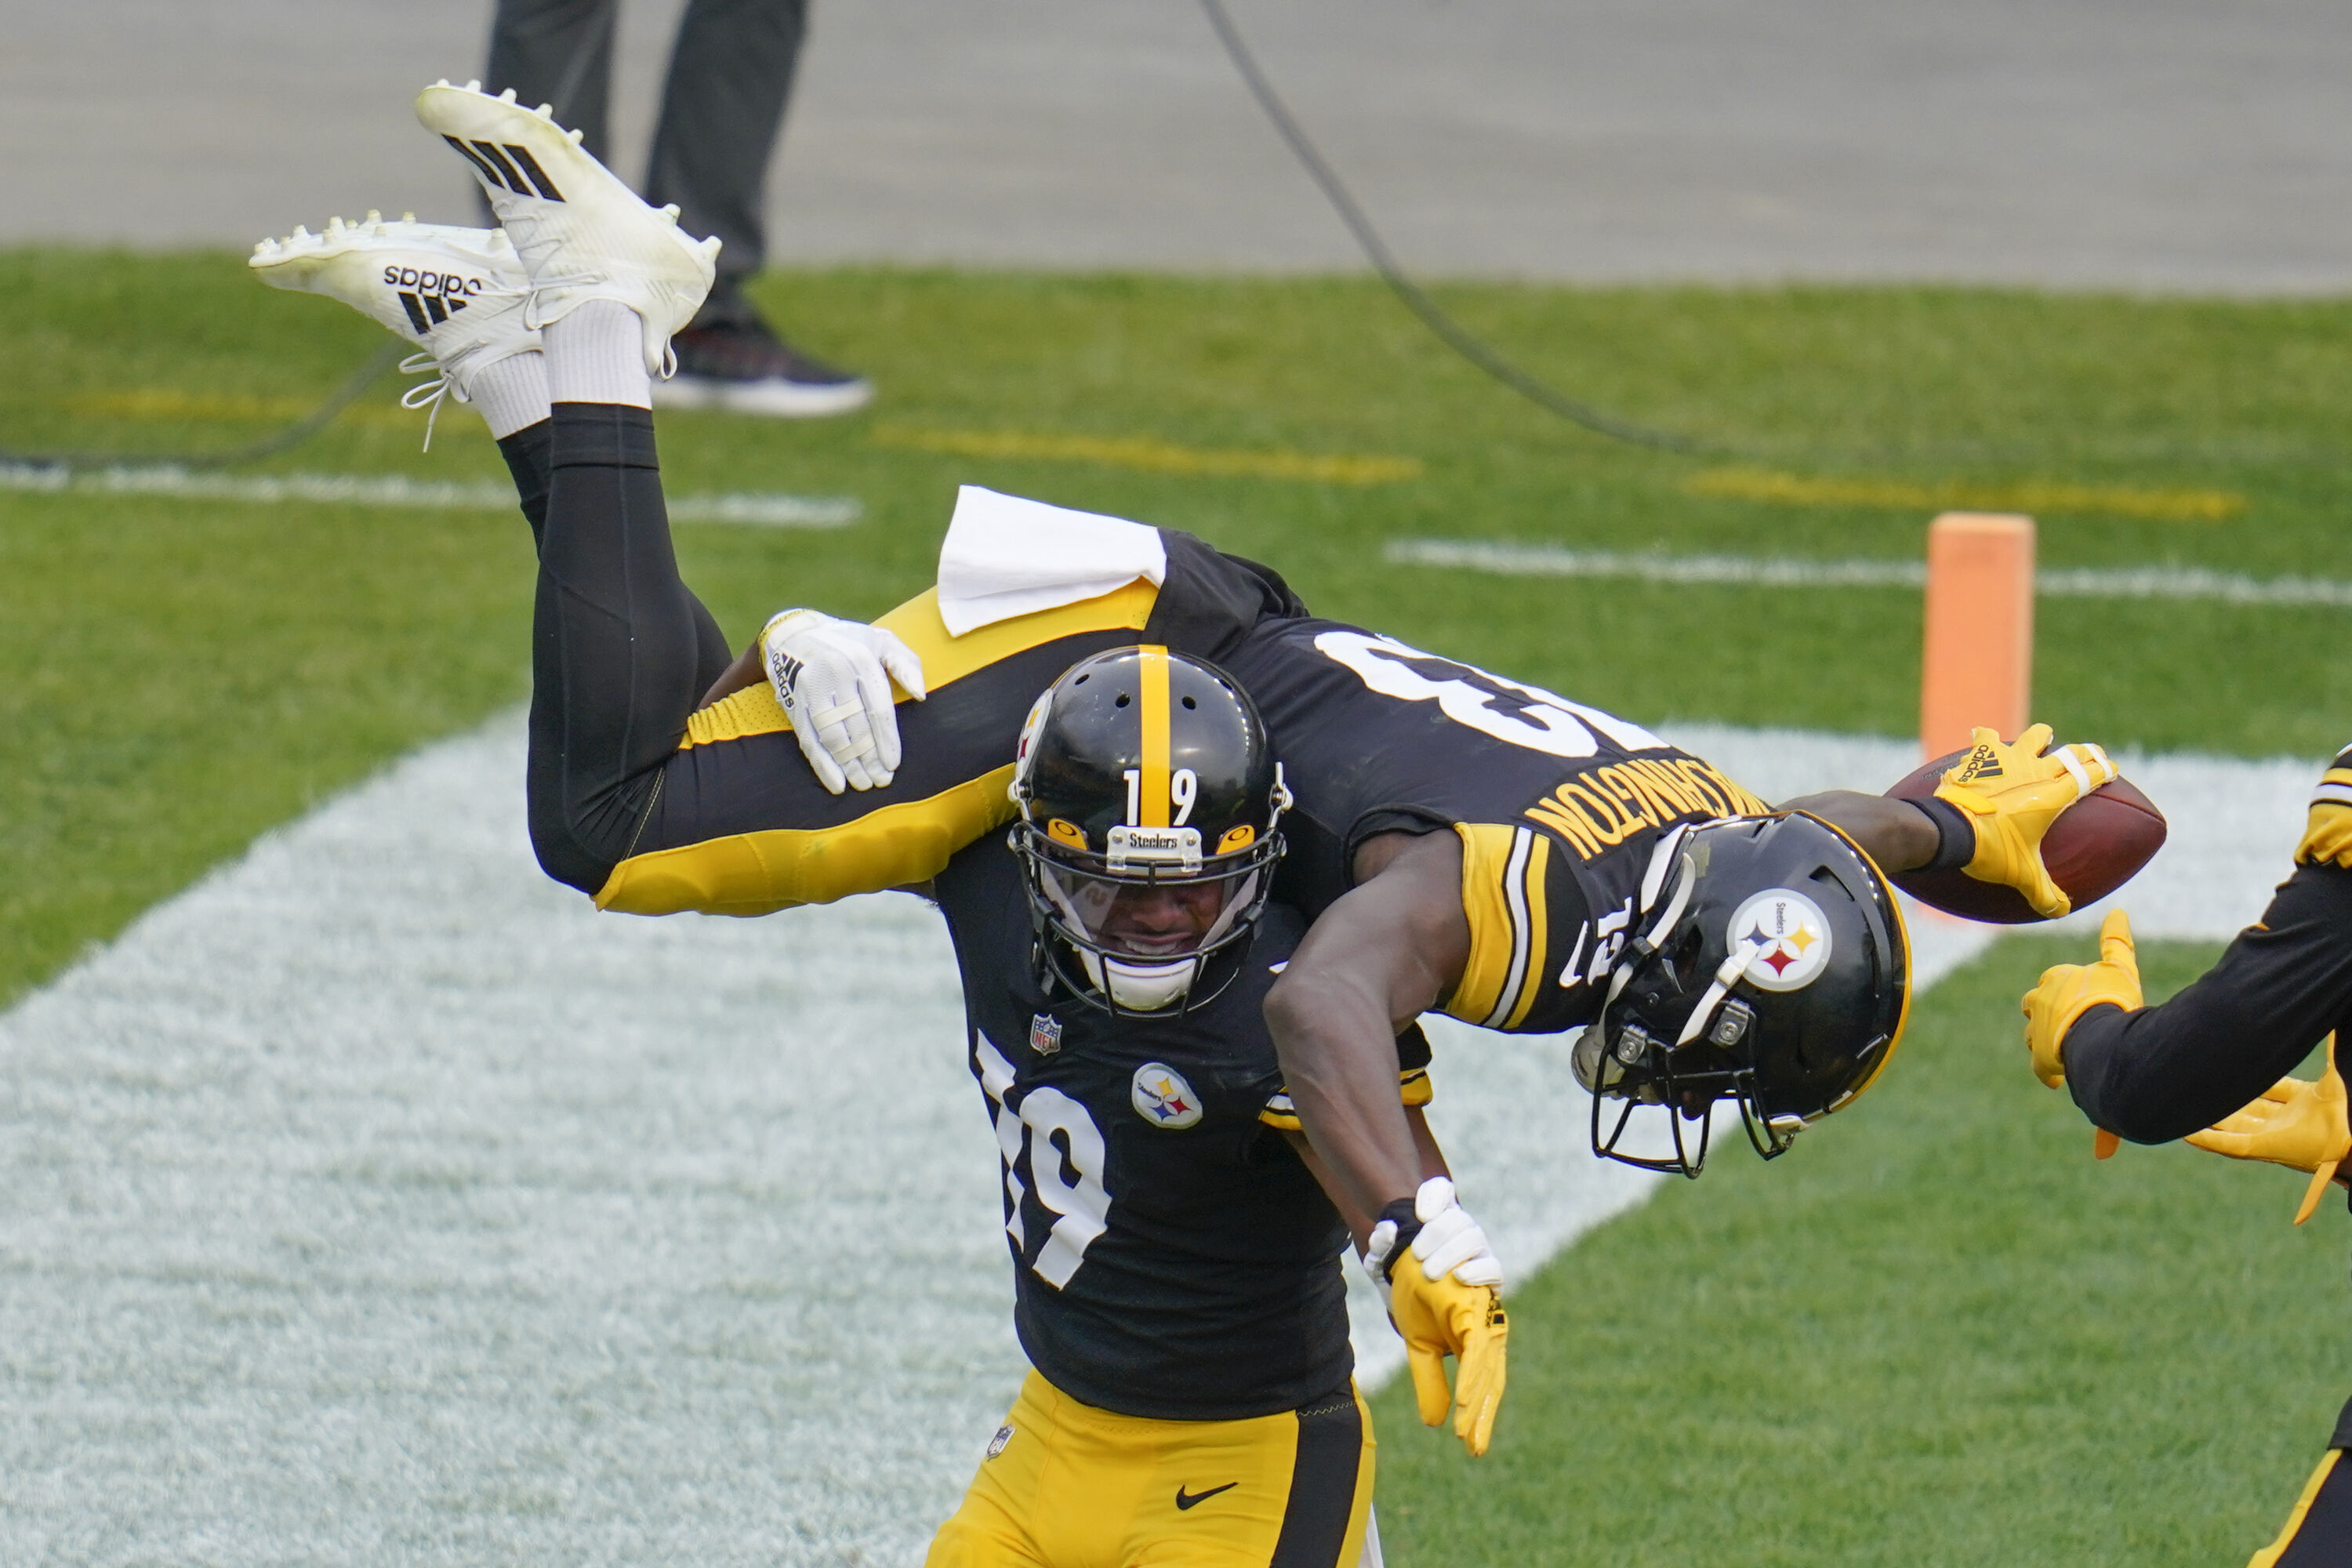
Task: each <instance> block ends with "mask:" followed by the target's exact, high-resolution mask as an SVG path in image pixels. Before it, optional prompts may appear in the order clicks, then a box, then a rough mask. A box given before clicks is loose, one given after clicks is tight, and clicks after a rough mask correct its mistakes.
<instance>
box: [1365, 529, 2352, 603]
mask: <svg viewBox="0 0 2352 1568" xmlns="http://www.w3.org/2000/svg"><path fill="white" fill-rule="evenodd" d="M1384 553H1385V556H1386V559H1387V560H1388V561H1389V563H1391V564H1392V565H1399V566H1443V567H1451V568H1454V569H1458V570H1461V571H1465V572H1486V573H1491V574H1496V575H1498V576H1505V577H1607V578H1631V579H1633V580H1635V581H1637V582H1643V583H1696V584H1729V585H1732V586H1738V587H1750V588H1910V589H1920V588H1925V587H1926V586H1927V565H1926V563H1922V562H1918V561H1804V560H1796V559H1791V558H1789V557H1784V556H1752V555H1665V554H1629V553H1624V552H1618V551H1613V550H1570V549H1568V548H1566V547H1564V546H1559V545H1550V544H1507V543H1500V542H1491V541H1486V540H1476V539H1395V540H1391V541H1390V542H1389V543H1388V546H1387V549H1386V551H1385V552H1384ZM2033 587H2034V592H2035V593H2037V594H2040V595H2042V596H2043V597H2045V598H2058V599H2218V600H2221V602H2223V603H2225V604H2231V605H2336V606H2339V607H2340V606H2344V605H2352V583H2343V582H2336V581H2335V580H2333V579H2330V578H2324V577H2247V576H2242V575H2241V574H2237V573H2234V572H2209V571H2207V570H2205V569H2203V568H2202V567H2193V566H2139V567H2132V568H2128V569H2125V570H2116V571H2109V570H2105V569H2101V568H2094V567H2062V568H2057V569H2053V570H2046V571H2043V572H2041V573H2038V574H2035V576H2034V580H2033Z"/></svg>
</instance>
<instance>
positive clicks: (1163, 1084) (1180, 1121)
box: [1133, 1062, 1201, 1132]
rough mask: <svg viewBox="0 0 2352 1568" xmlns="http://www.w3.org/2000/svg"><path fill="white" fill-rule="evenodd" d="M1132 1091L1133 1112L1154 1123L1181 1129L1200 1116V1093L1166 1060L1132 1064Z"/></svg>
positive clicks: (1193, 1122)
mask: <svg viewBox="0 0 2352 1568" xmlns="http://www.w3.org/2000/svg"><path fill="white" fill-rule="evenodd" d="M1133 1095H1134V1100H1135V1113H1136V1114H1137V1115H1138V1116H1140V1117H1142V1118H1143V1119H1144V1120H1145V1121H1149V1122H1150V1123H1151V1124H1152V1125H1153V1126H1154V1127H1165V1128H1167V1129H1168V1130H1169V1131H1171V1132H1181V1131H1183V1130H1184V1129H1185V1128H1187V1127H1191V1126H1192V1125H1194V1124H1195V1123H1197V1122H1198V1121H1200V1120H1201V1097H1200V1096H1199V1095H1197V1094H1194V1093H1193V1092H1192V1085H1191V1084H1189V1083H1186V1082H1185V1081H1184V1075H1183V1074H1182V1073H1181V1072H1178V1071H1177V1070H1176V1069H1175V1068H1171V1067H1170V1066H1169V1065H1168V1064H1167V1063H1166V1062H1146V1063H1144V1064H1143V1065H1142V1066H1141V1067H1139V1068H1136V1069H1135V1086H1134V1089H1133Z"/></svg>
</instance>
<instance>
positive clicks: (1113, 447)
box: [872, 425, 1422, 485]
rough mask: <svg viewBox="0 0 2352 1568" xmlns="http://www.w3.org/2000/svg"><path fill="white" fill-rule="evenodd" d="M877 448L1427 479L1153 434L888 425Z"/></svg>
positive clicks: (1371, 461) (1194, 469) (1409, 461)
mask: <svg viewBox="0 0 2352 1568" xmlns="http://www.w3.org/2000/svg"><path fill="white" fill-rule="evenodd" d="M872 440H873V443H874V445H876V446H877V447H892V448H895V449H897V450H899V451H909V452H940V453H945V454H948V455H950V456H953V457H959V458H1022V459H1027V460H1030V461H1034V462H1048V463H1107V464H1109V465H1110V466H1111V467H1113V468H1141V469H1144V470H1146V471H1147V472H1150V473H1159V474H1211V475H1219V476H1226V477H1234V478H1244V479H1307V480H1311V481H1313V482H1315V483H1318V484H1327V485H1392V484H1397V483H1400V482H1402V481H1403V480H1406V479H1419V478H1421V475H1422V463H1421V459H1420V458H1371V457H1347V456H1341V455H1336V454H1318V453H1312V452H1286V451H1279V450H1277V451H1271V452H1265V451H1258V452H1252V451H1240V450H1234V449H1230V448H1225V449H1221V448H1216V447H1179V446H1177V445H1175V444H1174V443H1172V442H1168V441H1160V440H1155V439H1154V438H1152V437H1149V436H1050V435H1042V434H1036V433H1032V432H1025V431H1019V430H910V429H908V428H906V427H905V426H893V425H885V426H879V427H877V429H876V430H875V432H874V434H873V437H872Z"/></svg>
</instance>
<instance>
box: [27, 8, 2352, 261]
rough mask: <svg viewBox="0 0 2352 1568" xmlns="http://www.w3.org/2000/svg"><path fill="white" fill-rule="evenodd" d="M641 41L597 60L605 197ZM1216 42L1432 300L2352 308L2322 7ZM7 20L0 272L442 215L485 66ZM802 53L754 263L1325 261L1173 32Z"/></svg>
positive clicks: (1959, 14) (1276, 153)
mask: <svg viewBox="0 0 2352 1568" xmlns="http://www.w3.org/2000/svg"><path fill="white" fill-rule="evenodd" d="M1232 4H1233V5H1234V10H1235V14H1236V15H1237V16H1238V18H1239V19H1240V21H1241V23H1242V25H1243V26H1244V28H1245V29H1246V30H1247V31H1248V32H1249V34H1250V35H1251V37H1252V38H1253V40H1254V41H1255V43H1256V45H1257V46H1258V47H1259V49H1260V52H1261V53H1262V55H1263V57H1264V58H1265V63H1266V66H1267V68H1268V69H1269V70H1270V71H1271V73H1272V74H1273V75H1274V77H1275V79H1276V81H1277V82H1279V83H1280V84H1281V85H1282V87H1283V89H1285V91H1286V92H1287V93H1288V94H1289V95H1290V96H1291V98H1292V100H1293V102H1294V105H1295V107H1296V108H1297V110H1298V112H1299V113H1300V114H1301V115H1302V116H1303V117H1304V118H1305V119H1306V120H1307V122H1308V124H1309V125H1310V126H1311V127H1312V128H1313V130H1314V131H1315V132H1316V134H1317V135H1318V137H1319V138H1320V139H1321V140H1322V141H1323V142H1324V144H1325V146H1326V148H1327V150H1328V153H1330V155H1331V156H1332V157H1333V158H1334V159H1335V160H1336V161H1337V162H1338V163H1339V165H1340V166H1341V168H1342V169H1343V170H1344V171H1346V173H1347V174H1349V177H1350V178H1351V179H1352V180H1353V181H1354V182H1355V184H1357V186H1358V188H1359V191H1360V195H1362V196H1363V198H1364V199H1365V200H1366V202H1367V203H1368V204H1369V205H1370V207H1371V208H1372V209H1373V211H1374V212H1375V213H1376V214H1377V215H1378V216H1380V218H1381V221H1382V222H1383V223H1384V224H1385V225H1386V226H1387V227H1388V228H1389V229H1390V231H1391V237H1392V238H1393V239H1394V241H1395V243H1396V244H1397V247H1398V248H1399V249H1400V250H1401V251H1402V253H1403V254H1404V255H1405V256H1406V257H1407V258H1409V259H1410V260H1411V261H1412V264H1413V265H1415V266H1417V267H1420V268H1424V269H1426V270H1429V271H1431V272H1435V273H1475V274H1503V275H1518V276H1528V277H1543V278H1572V279H1625V278H1641V279H1654V278H1661V277H1665V278H1694V279H1772V278H1788V277H1803V278H1950V279H1987V280H2007V281H2032V282H2044V283H2053V284H2059V285H2064V286H2123V287H2129V288H2149V289H2200V290H2205V289H2226V290H2261V291H2276V290H2310V289H2342V288H2345V287H2347V286H2352V89H2347V87H2346V86H2345V84H2346V83H2347V81H2352V9H2347V8H2346V7H2345V6H2343V5H2340V4H2329V3H2327V0H2242V3H2239V4H2234V5H2226V6H2224V5H2211V4H2207V3H2201V0H2073V3H2070V4H2067V5H2049V4H2047V3H2039V4H2037V3H2035V0H1883V3H1870V0H1787V3H1785V4H1780V5H1770V6H1762V5H1753V4H1741V3H1738V0H1571V3H1561V0H1232ZM676 8H677V0H636V3H635V5H632V6H631V7H630V8H629V10H628V14H627V17H626V20H625V31H626V35H627V37H626V39H625V45H624V50H623V53H624V57H625V78H626V79H625V81H624V83H623V91H622V114H621V121H622V124H621V131H622V132H623V137H624V140H623V143H622V144H623V145H624V146H625V147H630V148H635V149H637V150H638V151H637V153H636V156H637V157H640V158H641V157H642V147H643V145H644V128H645V126H646V123H647V121H648V119H649V115H650V98H651V93H652V87H653V81H654V79H655V77H656V74H657V73H658V71H659V69H660V68H661V66H662V64H663V56H664V54H665V51H666V47H667V29H668V27H669V26H670V23H671V19H672V18H673V17H674V16H675V14H676ZM0 20H5V27H0V36H5V37H6V39H7V43H6V45H5V52H0V150H5V157H0V195H5V201H0V243H24V242H28V241H34V240H40V239H73V240H84V241H87V240H100V239H104V240H122V241H128V242H131V243H133V244H139V245H183V244H189V243H198V242H202V243H239V242H244V241H247V240H249V239H250V238H252V237H257V236H258V235H259V234H261V233H262V232H264V231H266V230H276V229H281V228H283V227H284V226H288V225H290V224H291V223H294V222H296V221H307V222H310V223H312V224H316V223H317V222H318V221H320V219H323V218H324V217H325V216H328V215H329V214H330V213H331V212H336V211H341V212H344V213H355V212H356V211H357V210H359V209H363V208H365V207H368V206H371V205H373V206H380V207H383V208H384V209H385V210H387V211H394V210H398V209H400V208H402V207H413V208H415V210H416V211H417V212H418V213H419V214H420V216H440V217H445V218H448V217H462V216H465V215H466V214H467V213H468V212H469V211H470V210H471V206H470V203H469V201H468V200H467V198H466V193H465V188H464V186H463V184H461V182H460V181H459V179H458V177H457V169H456V168H455V166H454V163H451V162H450V161H449V160H447V159H446V158H445V157H440V156H438V155H437V154H436V151H435V149H434V148H433V147H432V145H431V143H430V142H427V141H425V140H424V139H423V137H422V133H421V132H418V131H417V130H416V128H415V125H414V124H413V123H412V122H411V121H410V120H409V118H408V110H407V107H406V102H407V99H408V97H409V95H410V94H411V93H413V92H414V91H415V89H416V88H417V87H418V86H420V85H422V84H423V83H424V82H425V81H428V80H430V79H433V78H435V77H436V76H442V75H447V76H450V77H453V78H457V79H463V78H465V77H466V76H467V75H470V74H473V73H474V72H475V71H476V70H478V62H479V60H480V58H481V56H482V49H483V41H484V38H485V37H486V35H487V29H488V8H487V5H484V4H483V3H482V0H408V3H407V4H404V5H400V6H398V7H386V6H384V5H380V4H370V3H366V0H206V3H205V4H204V5H188V4H185V3H184V0H80V3H78V4H76V5H42V4H37V3H36V0H7V4H6V5H5V10H0ZM815 26H816V33H815V41H814V44H813V45H812V47H811V49H810V52H809V54H808V56H807V58H806V59H805V60H804V62H803V92H802V94H801V98H800V101H799V102H798V103H797V104H796V105H795V109H794V115H793V121H792V124H791V125H790V127H789V129H788V132H787V135H786V140H785V151H784V156H783V158H782V162H781V164H780V167H779V168H778V170H777V172H776V178H777V182H778V194H779V198H780V205H779V207H778V212H779V215H780V220H781V221H780V223H779V230H780V233H779V244H778V251H779V253H780V257H781V258H783V259H789V260H831V259H839V258H862V259H889V260H900V261H953V262H963V263H989V264H1003V265H1019V266H1033V265H1048V266H1080V267H1094V266H1129V267H1155V268H1158V267H1176V268H1346V267H1350V266H1353V265H1355V264H1356V258H1355V252H1354V251H1353V249H1352V248H1351V247H1350V245H1349V242H1348V240H1347V238H1346V237H1345V235H1344V234H1343V233H1342V232H1341V231H1340V229H1339V226H1338V225H1337V223H1336V222H1335V221H1334V220H1333V218H1332V217H1331V216H1330V214H1329V213H1328V211H1327V210H1326V209H1325V208H1324V206H1323V205H1322V204H1321V202H1320V200H1319V198H1318V196H1317V195H1315V193H1314V192H1313V191H1312V189H1311V188H1310V187H1309V186H1308V185H1307V183H1306V182H1305V180H1304V179H1303V177H1302V176H1301V175H1300V174H1298V172H1297V169H1296V168H1295V167H1294V166H1293V165H1292V163H1290V161H1289V158H1288V156H1287V154H1286V153H1285V152H1284V150H1283V149H1282V147H1281V146H1280V145H1279V144H1278V142H1276V140H1275V138H1274V136H1273V134H1272V133H1271V132H1270V131H1269V130H1268V128H1267V127H1266V125H1265V122H1264V121H1263V119H1262V118H1261V117H1260V116H1259V114H1258V112H1257V110H1256V109H1255V106H1254V105H1252V104H1251V103H1250V102H1249V100H1247V99H1246V97H1245V96H1244V93H1243V91H1242V89H1241V87H1240V84H1239V82H1238V81H1237V79H1235V77H1234V73H1233V71H1232V69H1231V68H1230V67H1229V66H1228V64H1227V63H1226V61H1225V60H1224V58H1223V56H1222V55H1221V54H1220V53H1219V52H1218V50H1217V47H1216V45H1215V42H1214V39H1213V37H1212V35H1211V34H1210V32H1209V29H1208V27H1207V26H1206V23H1205V22H1204V20H1203V19H1202V16H1201V14H1200V11H1199V10H1198V8H1197V5H1195V4H1194V3H1193V0H987V3H986V4H971V0H859V3H857V4H842V3H839V0H821V3H820V4H818V5H817V7H816V24H815ZM630 162H631V160H630V159H628V158H624V159H623V163H624V166H625V169H626V167H627V165H628V163H630Z"/></svg>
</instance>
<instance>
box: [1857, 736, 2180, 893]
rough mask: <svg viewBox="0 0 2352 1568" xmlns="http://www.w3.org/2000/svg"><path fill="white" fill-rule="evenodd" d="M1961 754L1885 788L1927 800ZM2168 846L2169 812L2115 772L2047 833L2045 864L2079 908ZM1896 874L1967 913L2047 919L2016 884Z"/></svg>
mask: <svg viewBox="0 0 2352 1568" xmlns="http://www.w3.org/2000/svg"><path fill="white" fill-rule="evenodd" d="M1961 755H1962V753H1961V752H1952V753H1951V754H1950V755H1949V756H1943V757H1937V759H1936V760H1935V761H1934V762H1932V763H1928V764H1927V766H1926V767H1923V768H1921V769H1920V770H1919V771H1918V772H1917V773H1913V774H1911V775H1910V776H1909V777H1908V778H1906V779H1905V780H1904V781H1903V782H1902V783H1901V784H1896V785H1895V787H1894V788H1893V789H1890V790H1888V791H1887V792H1886V793H1887V794H1888V795H1893V796H1895V798H1896V799H1898V800H1924V799H1926V798H1927V796H1929V795H1934V794H1935V793H1936V785H1937V784H1939V783H1941V782H1942V780H1943V776H1944V770H1945V769H1946V768H1948V767H1950V766H1951V765H1952V764H1953V763H1957V762H1958V761H1959V760H1960V757H1961ZM2163 847H2164V813H2162V812H2160V811H2158V810H2157V809H2156V803H2155V802H2153V801H2151V800H2149V799H2148V798H2147V796H2146V795H2142V794H2140V792H2139V791H2138V790H2137V788H2135V787H2134V786H2133V784H2132V783H2131V781H2130V780H2129V779H2116V781H2115V782H2114V783H2112V784H2101V785H2100V786H2099V787H2098V788H2097V789H2095V790H2093V791H2092V792H2091V793H2090V794H2089V795H2084V797H2083V798H2082V799H2081V800H2078V801H2076V802H2075V803H2074V805H2071V806H2068V807H2067V808H2066V810H2065V811H2064V813H2063V814H2062V815H2061V816H2059V818H2058V820H2057V821H2055V822H2053V823H2052V824H2051V825H2050V831H2049V832H2048V833H2047V834H2045V835H2044V836H2043V837H2042V864H2043V865H2044V866H2047V867H2049V868H2050V876H2051V879H2053V880H2054V881H2055V882H2056V883H2057V884H2058V885H2059V886H2060V887H2061V888H2063V889H2065V890H2066V896H2067V897H2068V898H2070V899H2072V900H2074V907H2075V908H2076V909H2078V910H2079V909H2081V908H2082V907H2083V906H2084V905H2085V904H2087V903H2090V902H2091V901H2092V900H2095V899H2104V898H2105V897H2106V896H2107V895H2108V894H2109V893H2112V892H2114V891H2115V890H2116V889H2117V888H2120V887H2122V886H2123V885H2124V884H2125V883H2126V882H2128V881H2130V880H2131V879H2132V878H2133V877H2134V876H2135V875H2137V872H2138V871H2139V868H2141V867H2142V866H2145V865H2147V863H2148V860H2149V859H2150V858H2152V857H2153V856H2154V855H2155V854H2156V852H2157V851H2158V849H2161V848H2163ZM1891 880H1892V881H1893V882H1894V883H1895V886H1896V887H1898V888H1900V889H1903V890H1904V891H1905V892H1906V893H1908V894H1910V895H1911V896H1912V897H1913V898H1915V899H1916V900H1919V901H1920V902H1921V903H1924V904H1932V905H1934V906H1935V907H1936V908H1937V909H1939V910H1943V911H1944V912H1945V913H1947V914H1954V915H1959V916H1961V917H1962V918H1964V919H1967V920H1972V921H1986V922H1988V923H1990V924H1993V925H2027V924H2031V923H2032V922H2033V921H2038V920H2040V919H2041V918H2042V917H2041V916H2040V915H2037V914H2035V913H2034V912H2033V906H2032V905H2031V904H2029V903H2027V902H2026V901H2025V895H2024V894H2022V893H2021V892H2019V891H2018V890H2017V889H2014V888H2004V887H2001V886H2000V885H1998V884H1996V883H1992V882H1979V881H1978V880H1977V879H1975V878H1973V877H1971V876H1969V874H1968V873H1967V872H1965V871H1897V872H1895V873H1894V874H1893V876H1892V878H1891Z"/></svg>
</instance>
